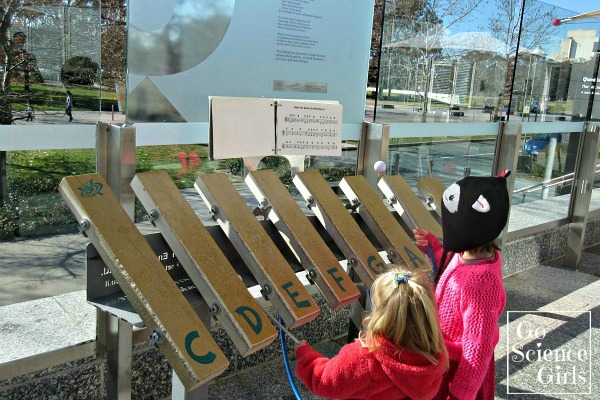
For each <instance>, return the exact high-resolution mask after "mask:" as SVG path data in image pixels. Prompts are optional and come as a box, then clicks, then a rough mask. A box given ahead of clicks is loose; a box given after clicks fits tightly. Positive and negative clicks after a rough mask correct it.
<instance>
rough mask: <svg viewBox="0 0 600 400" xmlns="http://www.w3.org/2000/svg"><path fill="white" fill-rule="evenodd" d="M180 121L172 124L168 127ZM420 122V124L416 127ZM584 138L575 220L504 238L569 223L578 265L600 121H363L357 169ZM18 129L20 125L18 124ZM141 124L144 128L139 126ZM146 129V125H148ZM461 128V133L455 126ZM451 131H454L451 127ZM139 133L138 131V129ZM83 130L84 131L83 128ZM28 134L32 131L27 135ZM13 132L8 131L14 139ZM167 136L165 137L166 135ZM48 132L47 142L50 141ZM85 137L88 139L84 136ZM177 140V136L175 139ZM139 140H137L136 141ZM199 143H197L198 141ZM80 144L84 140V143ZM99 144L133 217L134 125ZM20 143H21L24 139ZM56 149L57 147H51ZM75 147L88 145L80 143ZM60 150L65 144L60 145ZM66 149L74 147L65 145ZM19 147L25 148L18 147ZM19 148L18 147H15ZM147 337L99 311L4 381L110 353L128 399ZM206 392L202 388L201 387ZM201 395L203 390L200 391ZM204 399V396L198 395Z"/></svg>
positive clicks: (14, 367) (510, 154)
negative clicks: (422, 144)
mask: <svg viewBox="0 0 600 400" xmlns="http://www.w3.org/2000/svg"><path fill="white" fill-rule="evenodd" d="M158 125H160V126H163V125H164V124H155V125H154V126H153V127H152V130H153V131H154V130H157V131H161V132H164V127H163V128H161V127H160V126H158ZM173 125H178V124H169V127H173ZM416 125H418V126H416ZM584 127H585V132H584V136H583V138H584V139H583V140H582V143H581V150H580V160H579V162H578V164H577V167H576V168H577V172H576V178H575V181H576V182H577V187H578V188H579V189H582V188H583V191H582V190H578V191H577V194H576V195H575V194H574V196H573V199H572V205H571V207H570V210H569V212H570V215H571V218H570V220H569V221H562V220H561V221H553V222H550V223H547V224H543V225H539V226H535V227H530V228H526V229H524V230H522V231H518V232H510V234H508V235H504V236H503V237H504V239H505V240H504V241H506V238H509V239H511V240H514V239H515V238H517V237H522V236H523V235H524V234H525V233H526V234H527V235H531V234H535V233H536V232H539V231H541V230H544V229H549V228H554V227H558V226H562V225H564V223H569V226H570V228H569V229H570V231H569V239H568V249H567V256H566V257H565V262H567V263H568V265H569V266H571V267H573V268H576V267H577V265H578V263H579V260H580V258H581V252H582V251H583V242H584V237H583V234H584V229H585V224H586V222H587V220H588V219H589V217H590V216H595V215H598V214H600V210H597V211H591V212H590V211H589V210H588V207H589V199H590V191H589V190H588V182H591V181H592V180H593V178H594V172H593V170H594V167H595V159H596V156H597V150H598V142H599V140H598V132H599V131H600V129H599V125H598V124H590V123H588V124H585V123H583V122H554V123H552V124H541V123H528V122H509V123H505V124H502V123H486V124H477V123H473V124H443V123H431V124H391V125H382V124H373V123H365V124H364V126H363V131H362V135H361V139H362V141H361V146H360V150H359V156H358V157H359V159H358V166H359V173H362V174H364V175H367V174H371V178H372V179H373V178H375V179H376V178H377V177H376V174H375V173H374V171H373V168H372V165H373V163H374V162H375V161H377V160H380V159H387V157H383V155H386V154H387V149H388V146H389V140H388V139H389V138H390V137H408V136H449V135H457V134H459V135H461V136H473V135H481V134H491V133H492V132H495V133H498V134H499V140H498V141H497V146H498V147H497V155H496V161H495V165H494V170H495V171H498V170H500V169H503V168H506V167H509V168H513V169H514V166H515V163H516V155H517V154H518V149H519V140H520V136H521V134H525V133H539V132H576V131H580V130H581V131H584ZM17 128H20V127H17ZM140 128H141V126H140ZM144 128H145V127H144ZM458 128H460V133H458V131H455V129H458ZM449 129H450V131H449ZM137 131H138V132H137V133H139V130H137ZM80 132H81V131H80ZM28 134H29V133H28ZM10 136H11V135H8V137H10ZM163 136H164V135H163ZM143 137H144V143H143V144H144V145H151V144H166V143H162V142H163V141H164V140H165V139H164V137H163V138H162V139H161V140H160V142H161V143H159V142H155V141H154V140H153V139H152V137H153V135H152V134H151V135H149V136H145V135H144V136H143ZM47 138H48V135H46V139H44V140H45V141H47ZM354 138H355V137H354V134H351V135H350V136H349V137H345V139H354ZM84 141H85V140H84ZM175 141H177V140H175ZM138 142H139V141H138ZM194 142H195V143H197V142H198V141H197V140H196V141H194ZM80 143H81V142H80ZM96 143H97V144H96V147H97V152H98V160H97V162H98V164H97V168H98V172H100V173H102V174H103V175H105V176H106V177H107V181H108V182H116V183H112V184H111V187H114V188H115V189H116V188H119V190H121V189H123V190H122V191H120V192H119V193H120V195H121V196H122V199H123V201H124V202H125V204H130V205H129V206H127V207H129V210H131V216H132V217H133V208H132V207H133V197H131V198H128V196H129V194H128V193H127V190H128V189H129V188H128V186H125V187H123V186H121V184H122V183H123V182H126V183H127V184H128V182H129V180H128V179H130V178H131V177H132V176H133V174H134V173H135V165H134V164H131V163H130V161H131V160H135V150H136V144H135V143H136V129H135V128H134V127H132V126H128V125H122V126H119V125H109V124H106V123H99V124H98V125H97V126H96ZM21 144H22V143H21ZM39 145H40V144H39V143H38V144H36V145H32V146H33V147H30V146H27V149H31V148H38V147H39ZM51 147H55V146H51ZM77 147H86V146H85V145H83V146H82V145H79V146H77ZM61 148H65V147H64V146H62V145H61ZM67 148H74V147H73V146H70V147H69V146H67ZM19 149H22V147H21V148H19ZM17 150H18V149H17ZM109 160H112V161H113V162H116V164H115V165H116V166H115V167H111V165H112V164H111V163H110V161H109ZM146 340H147V331H146V329H141V330H138V329H131V326H130V325H128V323H126V322H124V321H123V320H120V319H118V318H116V317H114V316H111V315H109V314H107V313H105V312H103V311H99V312H98V323H97V340H96V341H92V342H86V343H81V344H78V345H75V346H70V347H67V348H64V349H60V350H56V351H53V352H49V353H44V354H39V355H35V356H32V357H28V358H25V359H20V360H14V361H11V362H9V363H6V364H4V365H3V367H4V368H3V369H2V374H1V376H0V378H1V379H10V378H14V377H17V376H21V375H24V374H27V373H31V372H34V371H38V370H42V369H44V368H49V367H52V366H55V365H59V364H61V363H65V362H70V361H76V360H80V359H83V358H86V357H92V356H94V355H101V354H104V353H106V354H107V363H108V364H109V366H108V368H109V373H108V375H107V376H108V378H107V379H109V380H110V381H111V382H109V383H108V384H107V387H108V388H109V393H108V397H109V398H121V399H123V398H130V397H131V350H132V345H133V344H135V343H141V342H144V341H146ZM176 385H177V383H176V380H174V388H173V393H174V394H176V393H180V389H176V388H175V386H176ZM203 390H204V389H203ZM198 393H200V392H198ZM198 393H189V392H185V391H183V394H181V396H183V397H181V398H188V399H192V398H194V397H190V396H204V395H201V394H198ZM186 396H187V397H186ZM198 398H202V397H198Z"/></svg>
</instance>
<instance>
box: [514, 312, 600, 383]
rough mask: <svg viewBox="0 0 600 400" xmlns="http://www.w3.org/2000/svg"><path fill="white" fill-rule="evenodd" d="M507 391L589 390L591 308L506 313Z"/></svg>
mask: <svg viewBox="0 0 600 400" xmlns="http://www.w3.org/2000/svg"><path fill="white" fill-rule="evenodd" d="M507 320H508V321H507V322H508V323H507V348H508V357H507V366H506V367H507V379H506V382H507V393H508V394H591V383H592V382H591V364H592V347H591V344H592V342H591V312H590V311H585V312H581V311H573V312H571V311H555V312H539V311H508V312H507Z"/></svg>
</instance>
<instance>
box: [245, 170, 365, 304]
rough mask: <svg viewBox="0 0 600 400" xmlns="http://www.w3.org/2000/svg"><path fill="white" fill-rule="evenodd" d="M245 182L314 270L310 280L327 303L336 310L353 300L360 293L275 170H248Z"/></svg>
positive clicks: (309, 267)
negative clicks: (269, 207)
mask: <svg viewBox="0 0 600 400" xmlns="http://www.w3.org/2000/svg"><path fill="white" fill-rule="evenodd" d="M246 183H247V184H248V187H249V188H250V190H251V191H252V193H254V196H255V197H256V198H257V200H258V201H259V202H261V201H262V200H263V199H266V200H267V201H268V204H269V205H270V206H271V211H270V212H269V219H270V220H271V221H272V222H273V224H274V225H275V227H276V228H277V229H278V230H279V232H280V233H281V235H282V236H283V238H284V239H285V240H286V241H287V243H288V245H289V246H290V248H291V249H292V250H293V251H294V253H295V254H296V255H297V257H298V259H299V260H298V261H300V263H301V264H302V266H303V267H304V269H306V270H307V271H313V274H314V276H313V277H312V280H313V281H314V282H315V284H316V285H317V287H318V288H319V290H320V291H321V293H322V294H323V297H324V298H325V299H326V300H327V303H328V304H329V306H330V307H331V308H333V309H334V310H335V309H338V308H340V307H343V306H345V305H348V304H350V303H352V302H354V301H355V300H356V299H357V298H358V297H359V296H360V292H359V291H358V289H357V288H356V285H355V284H354V283H353V282H352V279H350V277H349V276H348V274H347V273H346V271H344V269H343V268H342V266H341V265H340V263H339V261H338V260H337V258H336V257H335V255H333V252H332V251H331V249H330V248H329V247H328V246H327V244H326V243H325V241H324V240H323V238H322V237H321V235H319V233H318V232H317V230H316V229H315V227H314V226H313V225H312V224H311V223H310V221H309V220H308V218H307V217H306V215H304V212H302V210H301V209H300V207H298V203H296V200H294V198H293V197H292V195H291V194H290V192H289V191H288V190H287V189H286V187H285V186H283V183H281V180H279V178H278V177H277V175H275V172H273V170H270V169H263V170H260V171H251V172H250V173H249V174H248V176H247V177H246Z"/></svg>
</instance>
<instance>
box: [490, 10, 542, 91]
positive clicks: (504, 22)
mask: <svg viewBox="0 0 600 400" xmlns="http://www.w3.org/2000/svg"><path fill="white" fill-rule="evenodd" d="M523 6H524V9H523V10H522V7H523ZM494 8H495V10H496V13H494V15H493V17H492V18H491V19H490V21H489V24H488V25H487V27H488V28H487V29H489V30H490V31H491V33H492V35H494V36H495V37H496V38H498V39H499V40H501V41H502V42H503V43H504V44H505V45H506V53H505V60H506V83H505V85H504V97H505V99H506V98H507V97H509V96H510V93H511V91H512V87H511V86H512V81H513V79H512V78H513V74H515V72H516V58H517V57H516V56H517V42H519V38H520V43H519V47H520V49H521V51H522V50H523V49H533V48H535V47H538V46H540V45H543V44H544V43H545V42H546V41H547V40H548V38H549V37H550V35H549V31H550V29H551V28H552V26H551V24H550V21H551V20H552V17H553V14H552V12H551V10H545V9H544V7H542V5H541V4H540V3H538V2H530V1H523V0H496V5H495V7H494ZM521 11H522V15H523V22H522V23H521Z"/></svg>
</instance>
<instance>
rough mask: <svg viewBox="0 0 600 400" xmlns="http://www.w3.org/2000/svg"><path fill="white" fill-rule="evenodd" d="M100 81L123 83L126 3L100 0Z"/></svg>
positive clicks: (114, 0) (123, 1)
mask: <svg viewBox="0 0 600 400" xmlns="http://www.w3.org/2000/svg"><path fill="white" fill-rule="evenodd" d="M101 11H102V14H101V18H102V38H101V40H102V70H103V76H102V80H103V81H104V83H105V84H106V83H108V84H113V83H115V82H125V71H126V65H127V64H126V63H127V61H126V56H127V52H126V43H127V32H126V29H125V27H126V22H127V1H126V0H102V10H101Z"/></svg>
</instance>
